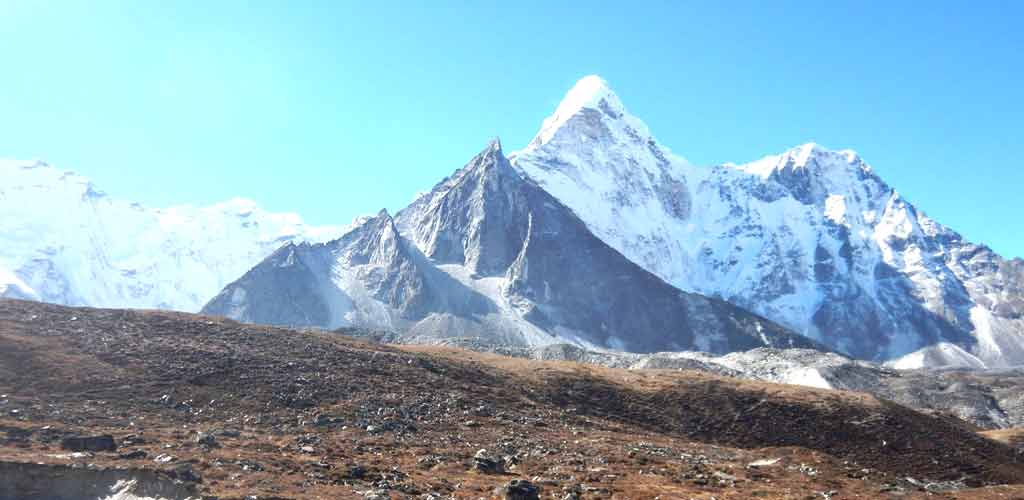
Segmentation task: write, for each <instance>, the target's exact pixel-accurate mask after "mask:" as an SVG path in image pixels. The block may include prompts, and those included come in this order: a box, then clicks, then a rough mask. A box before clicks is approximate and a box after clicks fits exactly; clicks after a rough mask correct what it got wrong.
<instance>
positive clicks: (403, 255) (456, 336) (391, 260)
mask: <svg viewBox="0 0 1024 500" xmlns="http://www.w3.org/2000/svg"><path fill="white" fill-rule="evenodd" d="M203 312H204V313H207V314H215V315H222V316H227V317H230V318H233V319H238V320H242V321H249V322H257V323H267V324H273V325H289V326H316V327H323V328H337V327H341V326H370V327H375V328H385V329H388V330H391V331H393V332H396V333H397V337H396V338H395V340H398V341H401V342H419V343H456V344H462V345H470V346H474V347H495V346H497V347H503V346H535V345H545V344H551V343H562V342H566V341H568V342H571V343H576V344H578V345H583V346H592V347H597V348H611V349H619V350H627V351H635V352H651V351H660V350H694V349H697V350H702V351H708V352H715V353H724V352H731V351H735V350H743V349H750V348H753V347H760V346H777V347H796V346H811V345H813V343H812V342H810V341H808V340H807V339H805V338H803V337H801V336H799V335H795V334H793V333H791V332H789V331H787V330H785V329H783V328H781V327H779V326H777V325H775V324H774V323H771V322H770V321H766V320H764V319H763V318H760V317H758V316H755V315H752V314H750V313H748V312H746V311H744V310H742V309H740V308H738V307H736V306H734V305H732V304H729V303H727V302H725V301H722V300H717V299H709V298H706V297H703V296H701V295H696V294H692V293H686V292H683V291H680V290H679V289H677V288H675V287H673V286H671V285H669V284H668V283H665V282H664V281H662V280H661V279H660V278H658V277H656V276H655V275H653V274H651V273H649V272H648V271H645V270H644V269H643V268H641V267H640V266H638V265H636V264H635V263H633V262H631V261H630V260H628V259H626V258H625V257H624V256H623V255H622V254H620V253H619V252H618V251H616V250H615V249H613V248H612V247H610V246H608V245H607V244H606V243H604V242H603V241H602V240H601V239H599V238H598V237H596V236H595V235H594V234H593V233H591V232H590V231H589V230H588V229H587V226H586V225H585V224H584V223H583V221H581V220H580V219H579V218H578V217H577V216H576V214H574V213H573V212H572V211H571V210H569V209H568V208H567V207H566V206H564V205H563V204H562V203H560V202H559V201H558V200H556V199H555V198H554V197H552V196H551V195H550V194H548V193H547V192H546V191H544V190H543V189H541V188H540V187H538V186H537V185H536V184H535V183H533V182H532V181H530V180H529V179H526V178H524V177H523V176H522V175H520V173H519V172H517V171H516V170H515V169H513V168H512V165H511V164H510V163H509V161H508V159H507V158H506V157H505V156H504V154H503V153H502V151H501V145H500V143H498V142H497V141H494V142H492V143H491V144H490V145H489V146H488V147H487V148H485V149H484V150H483V151H482V152H481V153H480V154H478V155H477V156H476V157H475V158H473V159H472V160H471V161H470V162H469V163H468V164H467V165H466V166H465V167H463V168H461V169H459V170H458V171H456V172H455V173H454V174H453V175H452V176H450V177H449V178H447V179H445V180H443V181H442V182H440V183H439V184H438V185H437V186H435V187H434V188H433V190H432V191H431V192H430V193H428V194H426V195H424V196H421V197H420V198H418V199H417V200H416V201H415V202H413V203H412V204H411V205H410V206H409V207H407V208H405V209H404V210H402V211H401V212H399V213H398V214H397V215H395V216H394V217H392V216H391V215H390V214H388V213H387V212H386V211H382V212H380V213H379V214H378V215H377V216H376V217H374V218H372V219H369V220H367V221H365V222H364V223H363V224H362V225H361V226H359V227H357V228H356V229H354V230H352V231H351V232H349V233H347V234H345V235H344V236H342V237H341V238H338V239H336V240H333V241H330V242H327V243H322V244H289V245H287V246H285V247H283V248H281V249H280V250H278V251H277V252H275V253H274V254H273V255H271V256H270V257H268V258H267V259H265V260H264V261H263V262H262V263H260V264H259V265H257V266H256V267H254V268H253V269H252V270H250V271H249V272H248V273H246V274H245V275H244V276H242V277H241V278H240V279H239V280H237V281H235V282H234V283H231V284H230V285H228V286H227V287H226V288H225V289H224V290H223V291H222V292H221V293H220V294H218V295H217V296H216V297H214V298H213V300H211V301H210V303H209V304H207V305H206V306H205V307H204V308H203Z"/></svg>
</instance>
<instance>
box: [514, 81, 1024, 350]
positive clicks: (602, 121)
mask: <svg viewBox="0 0 1024 500" xmlns="http://www.w3.org/2000/svg"><path fill="white" fill-rule="evenodd" d="M510 157H511V158H512V161H513V164H514V165H515V166H516V168H518V169H519V170H521V171H522V172H524V173H525V174H526V175H527V176H529V177H530V178H532V179H534V180H535V181H536V182H537V183H538V184H540V185H541V186H542V187H543V188H544V189H545V190H547V191H549V192H550V193H552V194H553V195H554V196H555V197H556V198H558V199H559V200H561V201H562V202H563V203H565V204H566V205H568V206H569V207H570V208H572V209H573V210H574V211H575V212H576V213H577V214H578V215H579V216H580V217H581V218H582V219H583V220H584V221H585V222H586V224H587V225H588V227H589V228H590V229H591V230H592V231H593V232H594V233H595V234H597V235H598V236H599V237H601V238H602V239H603V240H605V241H606V242H607V243H609V244H610V245H611V246H613V247H614V248H616V249H617V250H619V251H620V252H622V253H623V254H625V255H626V256H627V257H629V258H630V259H631V260H633V261H634V262H636V263H638V264H640V265H642V266H643V267H645V268H646V269H647V270H649V271H651V272H653V273H654V274H656V275H658V276H660V277H661V278H663V279H665V280H666V281H668V282H669V283H671V284H673V285H675V286H678V287H680V288H682V289H684V290H688V291H693V292H697V293H701V294H705V295H710V296H717V297H722V298H725V299H727V300H730V301H732V302H734V303H736V304H738V305H740V306H743V307H746V308H748V309H750V310H753V311H755V312H758V313H760V314H762V315H764V316H766V317H767V318H769V319H772V320H775V321H777V322H780V323H782V324H783V325H786V326H788V327H790V328H792V329H794V330H796V331H797V332H800V333H803V334H804V335H807V336H809V337H811V338H814V339H816V340H819V341H821V342H823V343H825V344H827V345H829V346H831V347H833V348H836V349H837V350H839V351H841V352H844V353H847V354H850V355H853V356H856V357H859V358H866V359H875V360H898V365H899V366H901V367H911V366H914V365H919V364H927V365H933V366H934V365H958V366H978V365H986V366H1005V365H1011V364H1021V363H1024V319H1022V318H1024V278H1022V276H1024V262H1022V261H1021V260H1019V259H1017V260H1013V261H1009V260H1005V259H1003V258H1001V257H1000V256H998V255H996V254H995V253H994V252H992V251H991V250H990V249H988V248H987V247H984V246H979V245H974V244H971V243H969V242H967V241H964V240H963V239H962V238H961V237H960V235H958V234H957V233H955V232H953V231H951V230H950V229H948V228H946V227H944V226H942V225H940V224H938V223H937V222H935V221H933V220H932V219H930V218H928V217H927V216H926V215H925V214H924V213H922V212H920V211H918V210H917V209H916V208H915V207H914V206H913V205H911V204H910V203H909V202H907V200H905V199H904V198H903V197H902V196H900V194H899V193H897V192H896V191H895V190H894V189H892V188H891V187H889V185H887V184H886V183H885V182H884V181H883V180H882V179H881V178H880V177H878V175H876V174H875V172H874V171H873V170H872V168H871V167H870V166H868V164H867V163H865V162H864V161H863V160H862V159H861V158H860V157H859V156H858V155H857V154H856V153H855V152H853V151H849V150H843V151H831V150H828V149H826V148H823V147H821V146H818V145H816V144H806V145H803V146H799V147H797V148H794V149H792V150H789V151H786V152H784V153H782V154H779V155H774V156H768V157H765V158H763V159H761V160H758V161H755V162H753V163H750V164H746V165H734V164H726V165H721V166H716V167H712V168H702V167H701V168H698V167H695V166H693V165H691V164H689V163H688V162H687V161H686V160H684V159H682V158H680V157H678V156H676V155H674V154H673V153H672V152H671V151H669V150H668V149H667V148H665V147H663V146H662V145H660V144H659V143H658V142H657V141H656V140H655V139H654V137H653V136H652V135H651V133H650V131H649V130H648V129H647V127H646V126H645V125H644V124H643V122H641V121H640V120H639V119H637V118H636V117H634V116H632V115H630V114H629V113H628V111H627V110H626V108H625V107H624V106H623V104H622V102H621V101H620V99H619V98H618V97H617V96H616V95H615V93H614V92H612V91H611V90H610V89H609V87H608V85H607V84H606V83H605V82H604V80H602V79H601V78H599V77H596V76H590V77H586V78H584V79H582V80H580V82H579V83H578V84H577V85H576V86H575V87H574V88H573V89H572V90H571V91H570V92H569V93H568V94H567V95H566V97H565V99H564V101H563V102H562V103H561V104H560V105H559V106H558V108H557V110H556V111H555V113H554V114H553V115H552V116H551V117H549V118H548V119H546V120H545V121H544V123H543V125H542V127H541V130H540V132H538V133H537V135H536V137H535V138H534V139H533V141H532V142H531V143H530V144H529V145H527V147H526V148H524V149H523V150H521V151H519V152H517V153H514V154H513V155H510Z"/></svg>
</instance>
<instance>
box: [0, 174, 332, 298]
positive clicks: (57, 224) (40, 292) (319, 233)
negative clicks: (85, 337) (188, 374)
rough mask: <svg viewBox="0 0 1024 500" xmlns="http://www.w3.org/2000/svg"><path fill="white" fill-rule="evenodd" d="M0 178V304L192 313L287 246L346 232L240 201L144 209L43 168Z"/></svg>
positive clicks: (84, 181) (78, 178) (77, 178)
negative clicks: (14, 302) (29, 302)
mask: <svg viewBox="0 0 1024 500" xmlns="http://www.w3.org/2000/svg"><path fill="white" fill-rule="evenodd" d="M0 178H2V179H3V183H2V185H0V297H8V298H20V299H29V300H42V301H45V302H53V303H57V304H65V305H87V306H93V307H133V308H160V309H175V310H181V311H190V312H194V311H198V310H199V308H200V307H202V305H203V304H204V303H206V302H207V301H208V300H210V297H212V296H213V295H214V294H216V293H217V292H218V291H219V290H220V289H221V288H223V287H224V285H226V284H227V283H228V282H230V281H231V280H233V279H237V278H238V276H240V275H241V274H242V273H244V272H245V271H246V270H248V269H249V268H251V267H252V266H253V265H255V264H256V263H258V262H259V261H260V260H261V259H263V258H264V257H266V256H267V255H269V254H270V253H271V252H273V251H274V250H276V249H277V248H279V247H280V246H281V245H282V244H284V243H285V242H288V241H325V240H327V239H330V238H335V237H337V236H338V235H340V234H342V232H343V228H340V227H325V228H313V227H310V226H307V225H305V224H303V222H302V219H301V218H299V216H297V215H295V214H276V213H269V212H266V211H264V210H261V209H260V208H259V207H257V206H256V204H255V203H253V202H252V201H248V200H243V199H234V200H230V201H227V202H224V203H218V204H215V205H212V206H208V207H194V206H187V205H183V206H175V207H170V208H164V209H153V208H146V207H143V206H141V205H139V204H137V203H132V202H128V201H124V200H119V199H117V198H114V197H112V196H110V195H107V194H105V193H104V192H103V191H101V190H100V189H99V188H98V187H97V186H96V185H95V184H93V183H92V182H90V181H89V180H88V179H86V178H85V177H82V176H80V175H78V174H75V173H74V172H70V171H66V170H60V169H57V168H54V167H52V166H50V165H47V164H45V163H42V162H32V161H12V160H0Z"/></svg>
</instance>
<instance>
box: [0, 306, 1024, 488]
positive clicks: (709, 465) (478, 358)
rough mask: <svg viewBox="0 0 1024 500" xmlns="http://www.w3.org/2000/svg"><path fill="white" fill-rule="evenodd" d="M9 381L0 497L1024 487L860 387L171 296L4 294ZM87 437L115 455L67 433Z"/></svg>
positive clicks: (976, 452) (999, 461) (1011, 459)
mask: <svg viewBox="0 0 1024 500" xmlns="http://www.w3.org/2000/svg"><path fill="white" fill-rule="evenodd" d="M0 394H2V396H0V405H2V408H3V416H2V417H0V430H2V431H3V432H4V437H3V441H2V442H0V465H2V466H0V476H3V477H0V483H2V484H4V486H3V487H0V498H15V497H17V496H18V494H19V491H18V489H17V488H23V489H24V488H30V487H35V488H42V487H45V484H52V485H60V484H65V486H63V487H64V488H65V489H67V488H71V487H73V486H74V485H75V484H78V483H75V482H74V481H75V480H76V479H75V478H77V477H79V476H82V477H83V478H84V479H82V480H81V481H80V482H82V484H84V482H88V481H94V480H96V479H95V478H96V477H99V476H102V475H104V474H105V476H104V477H108V478H110V477H115V476H116V477H125V476H126V475H127V476H131V477H133V478H135V479H136V483H133V484H136V485H138V487H139V488H143V487H146V488H149V491H156V490H159V491H163V492H165V494H164V497H166V498H183V497H184V496H187V495H189V494H202V495H204V496H210V497H217V498H246V497H248V496H250V495H255V496H258V497H259V498H317V497H330V498H376V499H383V498H396V499H397V498H489V497H492V495H494V494H495V493H494V491H495V488H498V487H501V486H503V485H507V484H508V483H510V482H511V481H512V480H514V479H524V480H529V481H530V482H531V483H532V484H533V485H535V486H537V487H539V488H540V490H541V495H542V496H541V497H542V498H637V499H639V498H655V497H658V496H659V495H660V497H661V498H703V499H709V498H712V497H713V498H718V499H722V498H737V499H738V498H754V497H757V498H780V499H781V498H818V497H823V498H857V497H860V498H885V497H888V496H892V495H902V497H904V498H906V497H908V496H909V497H914V496H919V495H920V496H923V495H924V494H925V491H926V490H927V491H932V492H934V494H935V495H937V496H938V497H939V498H999V497H998V496H997V495H1010V496H1013V495H1017V496H1021V495H1024V489H1022V487H1020V486H991V485H993V484H1001V483H1017V482H1021V481H1024V465H1021V464H1019V463H1016V461H1015V460H1016V459H1017V456H1016V454H1015V451H1014V450H1013V449H1012V448H1010V447H1008V446H1006V445H1004V444H1000V443H997V442H995V441H991V440H989V439H987V438H984V437H982V436H980V435H978V434H977V433H975V432H974V430H973V429H972V428H970V427H968V426H967V425H966V424H963V423H961V422H960V421H957V420H955V419H951V418H941V417H935V416H927V415H923V414H920V413H917V412H915V411H912V410H909V409H907V408H905V407H902V406H899V405H896V404H894V403H889V402H886V401H883V400H878V399H876V398H874V397H871V396H868V395H863V394H858V393H851V392H844V391H826V390H817V389H810V388H800V387H794V386H784V385H776V384H771V383H765V382H752V381H740V380H735V379H730V378H726V377H721V376H715V375H710V374H705V373H700V372H692V371H668V370H620V369H612V368H604V367H597V366H591V365H582V364H575V363H568V362H541V361H528V360H522V359H516V358H507V357H502V356H497V355H491V354H480V353H472V352H468V351H461V350H456V349H450V348H442V347H428V346H417V347H408V348H398V347H389V346H381V345H373V344H367V343H364V342H362V341H358V340H353V339H351V338H347V337H344V336H341V335H338V334H332V333H324V332H303V331H293V330H286V329H279V328H273V327H267V326H254V325H244V324H239V323H236V322H233V321H229V320H223V319H218V318H212V317H204V316H195V315H189V314H184V313H171V312H157V311H124V310H102V309H85V308H69V307H63V306H56V305H47V304H40V303H35V302H26V301H18V300H5V301H0ZM99 435H110V436H111V437H112V438H113V439H112V441H113V444H115V445H116V446H117V450H116V451H89V452H79V453H78V454H75V453H71V452H70V451H69V450H62V449H61V443H62V441H63V442H64V443H65V444H66V445H68V446H70V447H71V448H75V447H76V445H75V443H74V440H67V439H66V438H68V437H72V436H86V437H87V436H99ZM100 441H102V440H100ZM102 447H105V446H101V448H102ZM479 450H486V451H484V452H483V453H481V454H479V455H480V457H481V458H480V459H479V460H476V459H474V456H476V455H478V452H479ZM491 459H493V461H491ZM75 463H77V464H83V467H84V468H77V469H68V468H66V466H67V465H69V464H75ZM36 464H46V465H36ZM85 464H89V465H85ZM499 464H500V465H499ZM499 466H500V467H501V468H503V469H505V472H503V473H496V472H497V471H496V470H495V469H496V468H498V467H499ZM115 467H116V468H118V469H119V470H114V468H115ZM69 471H74V472H73V473H70V472H69ZM89 474H91V475H92V476H88V475H89ZM87 476H88V477H87ZM26 477H33V478H37V479H39V481H37V482H36V483H35V486H32V485H26V484H25V483H24V478H26ZM57 477H60V478H63V479H62V481H64V483H61V482H60V481H57V480H56V479H54V478H57ZM16 478H21V479H22V481H21V482H19V481H15V479H16ZM175 481H177V482H175ZM68 484H70V485H71V486H67V485H68ZM40 485H44V486H40ZM520 486H522V485H520ZM53 487H56V486H53ZM574 492H579V493H574ZM796 492H799V495H800V496H794V494H796ZM5 495H6V496H5ZM21 495H22V497H24V496H27V495H26V494H25V492H24V490H22V491H21ZM1010 496H1007V497H1005V498H1009V497H1010ZM51 498H55V497H51ZM61 498H63V497H61ZM68 498H71V497H68ZM79 498H80V497H79ZM500 498H505V495H504V494H502V495H501V496H500ZM509 498H516V497H514V496H510V497H509ZM519 498H529V496H526V497H519Z"/></svg>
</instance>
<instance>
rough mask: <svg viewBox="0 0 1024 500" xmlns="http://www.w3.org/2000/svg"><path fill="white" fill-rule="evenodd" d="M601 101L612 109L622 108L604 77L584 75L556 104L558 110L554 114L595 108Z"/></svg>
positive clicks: (572, 112)
mask: <svg viewBox="0 0 1024 500" xmlns="http://www.w3.org/2000/svg"><path fill="white" fill-rule="evenodd" d="M601 101H604V102H605V103H606V105H608V106H611V107H612V108H613V109H619V110H621V108H622V101H620V100H619V97H618V96H617V95H615V92H614V91H612V89H611V87H609V86H608V82H607V81H605V79H604V78H601V77H600V76H597V75H590V76H585V77H583V78H580V80H579V81H578V82H576V85H574V86H573V87H572V89H571V90H569V92H568V93H567V94H565V98H563V99H562V102H561V104H559V105H558V111H556V112H555V114H556V115H560V114H568V115H571V114H575V113H576V112H578V111H579V110H580V109H583V108H597V107H598V106H600V105H601Z"/></svg>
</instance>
